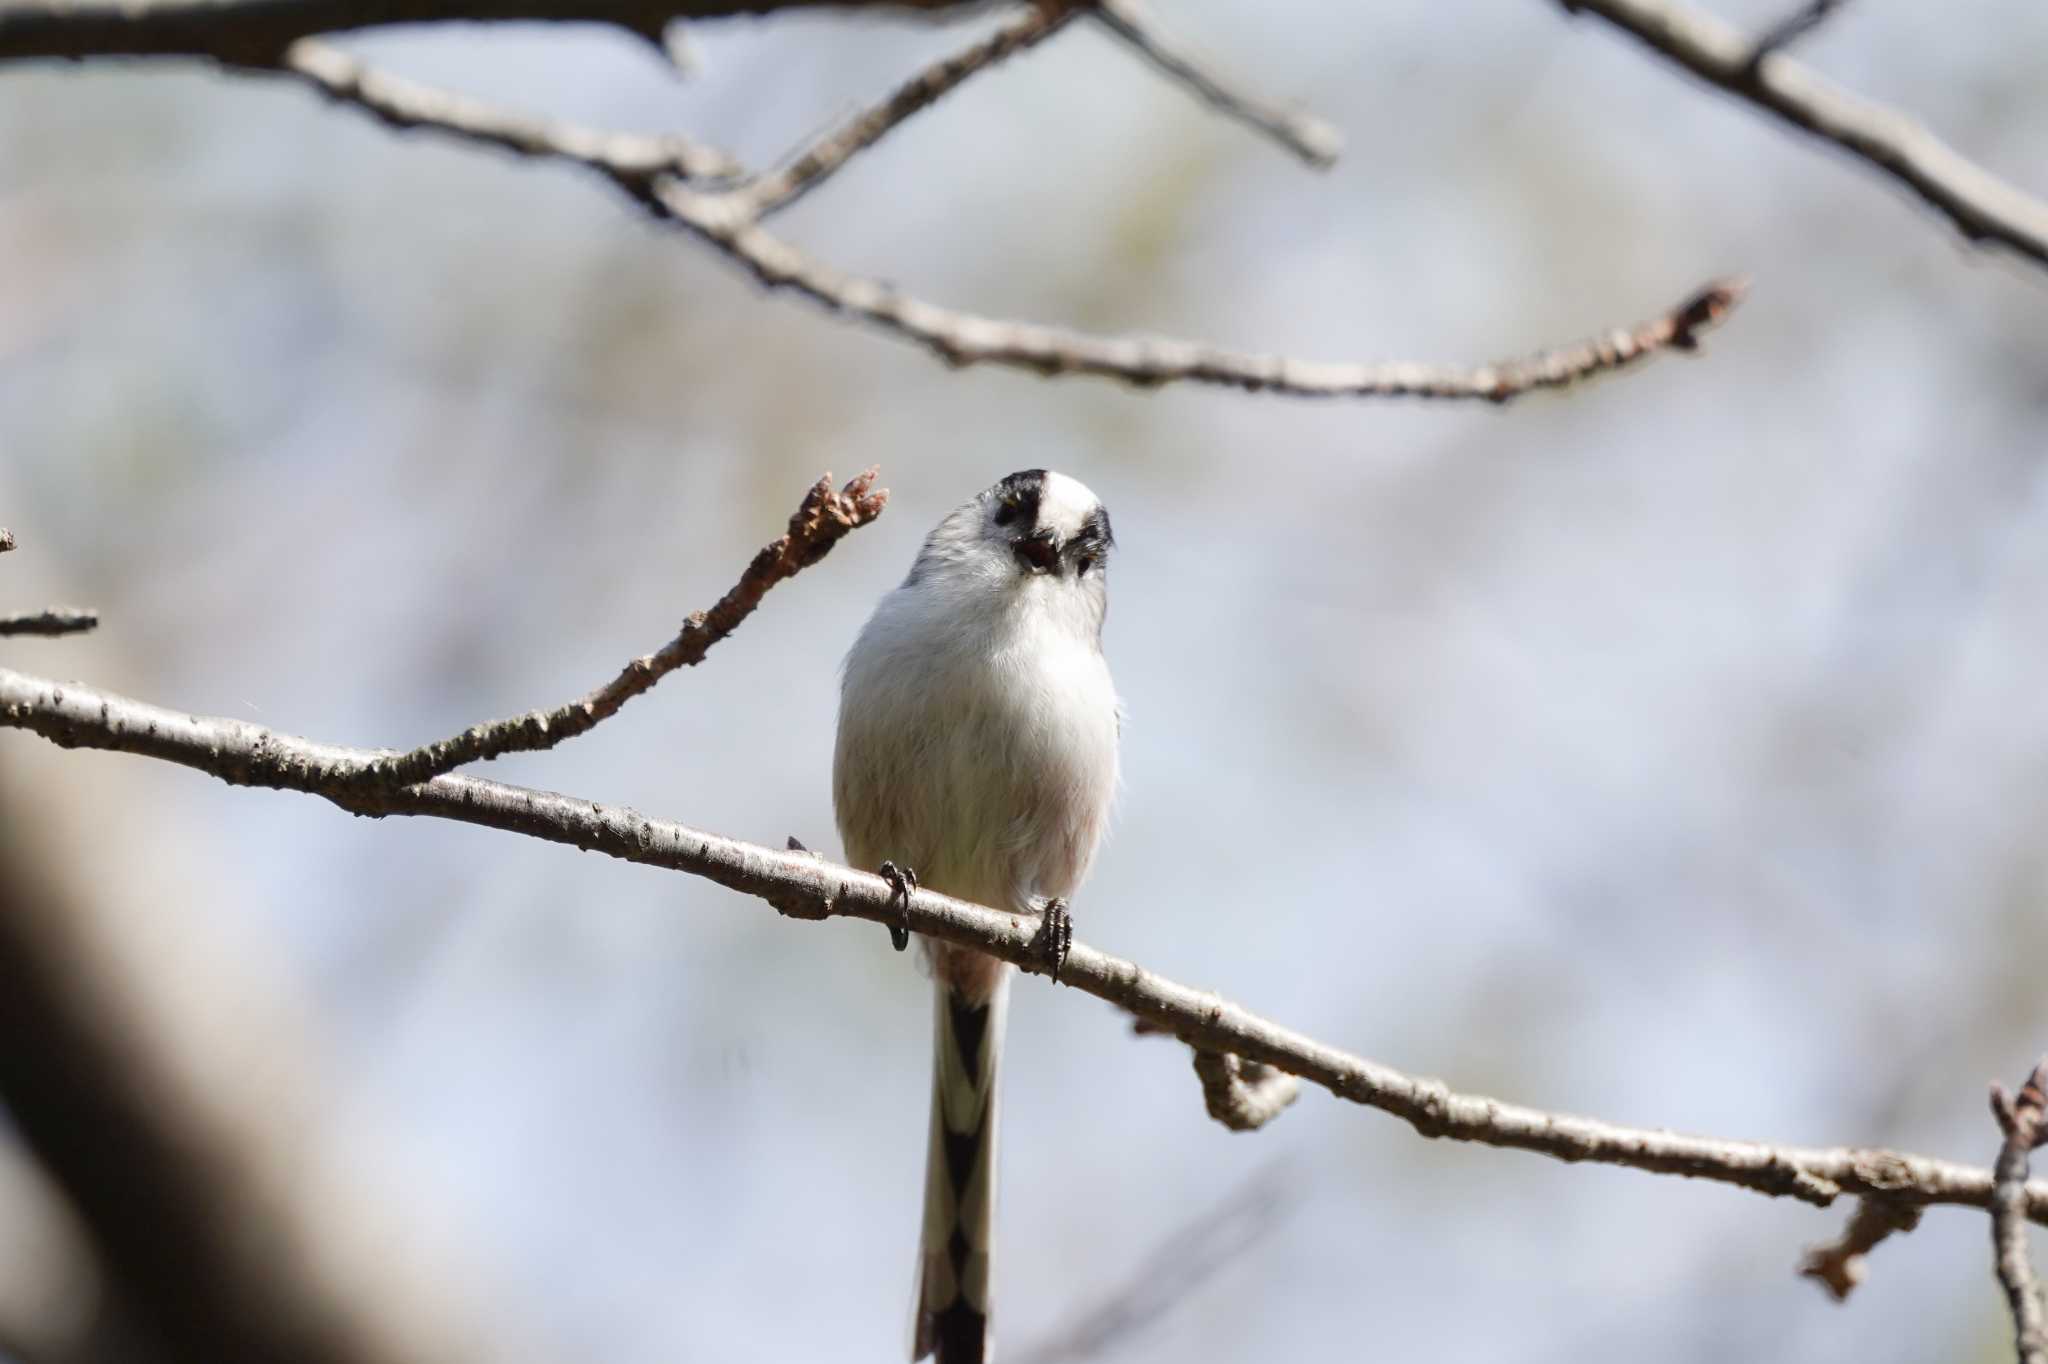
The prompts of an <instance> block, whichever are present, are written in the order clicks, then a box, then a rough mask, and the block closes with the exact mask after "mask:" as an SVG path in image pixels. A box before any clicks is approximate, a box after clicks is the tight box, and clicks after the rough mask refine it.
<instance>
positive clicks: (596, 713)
mask: <svg viewBox="0 0 2048 1364" xmlns="http://www.w3.org/2000/svg"><path fill="white" fill-rule="evenodd" d="M879 472H880V470H877V469H869V470H867V471H866V472H865V473H862V474H860V475H859V476H857V477H856V478H854V479H853V480H852V481H851V482H849V483H848V484H847V485H846V486H845V487H844V488H842V489H840V490H838V491H836V492H835V491H834V490H833V488H832V476H831V475H830V474H827V475H825V476H824V477H823V478H820V479H819V480H818V481H817V483H815V484H814V485H812V487H811V490H810V491H809V492H807V493H805V494H804V500H803V502H802V504H801V505H799V506H798V507H797V509H796V511H794V512H793V513H791V514H790V518H789V530H788V531H787V532H785V533H784V534H782V535H781V536H778V537H777V538H776V539H774V540H772V541H770V542H769V543H768V544H767V545H765V546H763V547H762V549H761V551H760V552H759V553H758V554H756V555H755V556H754V560H753V562H752V563H750V564H748V565H747V571H746V572H745V573H744V574H742V575H741V576H740V580H739V582H738V583H736V584H734V586H733V588H732V590H731V591H729V592H727V593H726V594H725V595H724V596H723V597H721V598H719V599H718V604H717V605H715V606H713V607H712V608H711V609H710V610H709V611H697V612H693V613H691V615H690V617H689V618H688V619H687V620H685V621H684V622H683V628H682V629H681V631H679V632H678V633H677V635H676V637H675V638H674V639H672V640H670V641H669V642H668V643H666V644H664V645H662V646H661V648H659V649H658V650H656V651H655V652H653V653H651V654H645V655H643V656H641V657H639V658H636V659H634V660H633V661H632V662H631V663H628V664H627V665H626V666H625V668H624V669H623V670H622V671H621V672H620V673H619V675H618V676H617V677H615V678H613V679H612V680H611V681H609V682H607V683H605V684H604V685H603V686H601V687H599V688H598V689H597V690H596V691H593V692H591V693H590V694H589V695H587V696H584V697H582V698H581V699H579V700H575V701H571V702H569V703H568V704H566V705H561V706H556V707H555V708H554V709H552V710H535V711H528V712H527V713H526V714H524V715H515V716H513V717H512V718H510V719H507V720H493V721H491V722H489V723H487V724H481V725H472V726H470V727H469V728H468V729H466V730H464V731H462V733H460V734H456V735H452V736H450V737H449V738H446V739H441V740H438V741H436V742H434V743H430V744H423V745H421V746H420V747H418V748H415V749H412V750H410V751H409V752H406V753H400V754H396V755H394V756H391V757H387V758H379V759H378V760H376V761H375V762H372V763H369V764H366V765H365V766H364V767H363V768H362V769H361V771H360V772H359V773H357V774H356V776H355V777H354V780H356V781H357V782H359V783H361V784H363V785H369V786H411V785H414V784H415V783H418V782H423V781H428V780H431V779H432V778H434V777H438V776H440V775H441V774H442V773H444V772H450V771H453V770H454V769H455V768H457V767H460V766H462V765H463V764H464V763H470V762H477V761H481V760H483V759H488V758H497V757H502V756H503V755H505V754H507V753H529V752H533V751H535V750H538V749H544V748H553V747H554V746H555V745H556V744H559V743H561V742H563V741H564V740H567V739H573V738H575V737H576V736H577V735H579V734H584V733H587V732H589V731H590V730H592V729H594V728H596V727H597V726H598V725H599V724H600V723H602V722H603V721H605V720H607V719H609V718H610V717H611V716H613V715H615V714H617V713H618V710H619V708H620V707H621V706H623V705H625V704H626V702H628V701H630V700H632V699H633V698H634V697H636V696H638V695H640V694H641V693H642V692H644V691H646V690H648V689H649V688H651V687H652V686H654V684H655V683H657V682H659V681H661V679H662V678H664V677H666V676H668V675H669V674H670V673H672V672H674V671H675V670H676V669H678V668H687V667H692V666H694V665H695V664H697V663H700V662H702V661H703V659H704V655H705V654H706V653H708V652H710V650H711V646H712V645H714V644H716V643H718V641H720V640H722V639H724V638H725V637H726V636H727V635H730V634H731V633H732V632H733V631H734V630H737V629H738V628H739V626H740V622H741V621H744V620H745V619H746V618H747V617H748V616H750V615H752V614H753V611H754V608H755V607H757V606H759V605H760V604H761V598H763V597H765V596H766V595H767V594H768V590H769V589H770V588H772V587H774V586H775V585H776V584H777V583H779V582H783V581H785V580H786V579H789V578H793V577H795V576H796V575H797V574H798V573H801V572H802V571H803V570H804V569H806V568H809V567H810V566H811V565H812V564H815V563H817V562H818V561H819V560H820V559H823V558H824V557H825V556H826V555H827V554H829V553H830V552H831V550H832V546H834V545H836V544H838V543H839V541H840V540H841V539H842V538H843V537H845V536H846V535H847V534H848V533H850V532H852V531H854V530H857V529H859V528H860V527H862V526H865V525H867V524H869V523H870V522H872V521H873V520H874V519H875V518H876V517H878V516H880V515H881V514H882V508H883V507H885V506H886V505H888V501H889V492H888V490H887V489H886V488H879V489H878V488H876V487H875V486H874V483H875V478H876V476H877V474H879Z"/></svg>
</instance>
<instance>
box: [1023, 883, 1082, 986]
mask: <svg viewBox="0 0 2048 1364" xmlns="http://www.w3.org/2000/svg"><path fill="white" fill-rule="evenodd" d="M1073 945H1074V916H1073V915H1072V914H1069V913H1068V912H1067V902H1066V901H1065V900H1061V899H1058V898H1057V897H1055V898H1054V899H1051V900H1047V901H1046V902H1045V909H1044V910H1043V911H1041V913H1040V917H1039V920H1038V932H1037V933H1035V934H1033V935H1032V938H1031V950H1032V952H1033V953H1035V954H1036V955H1037V957H1038V960H1039V961H1040V963H1041V964H1043V965H1044V967H1045V973H1046V974H1047V975H1048V976H1051V977H1052V980H1053V983H1054V984H1055V985H1057V984H1058V983H1059V979H1060V968H1061V967H1062V966H1065V965H1066V964H1067V952H1068V951H1069V950H1070V949H1071V948H1072V947H1073Z"/></svg>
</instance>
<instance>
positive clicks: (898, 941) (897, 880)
mask: <svg viewBox="0 0 2048 1364" xmlns="http://www.w3.org/2000/svg"><path fill="white" fill-rule="evenodd" d="M875 875H877V876H879V877H881V878H882V879H883V880H884V881H887V882H888V883H889V889H890V890H892V891H894V892H895V895H894V897H893V898H894V900H895V903H896V906H897V909H898V911H899V913H900V915H901V918H900V919H899V920H898V921H897V922H896V923H893V924H890V925H889V945H890V946H891V947H893V948H895V949H896V950H897V951H898V952H901V951H902V950H903V949H904V948H906V947H908V946H910V892H912V891H914V890H916V889H917V873H916V872H914V871H912V870H911V869H910V868H908V867H899V866H897V865H896V864H895V863H894V862H884V863H883V864H882V865H881V866H879V867H877V868H875Z"/></svg>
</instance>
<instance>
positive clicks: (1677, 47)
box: [1563, 0, 2048, 265]
mask: <svg viewBox="0 0 2048 1364" xmlns="http://www.w3.org/2000/svg"><path fill="white" fill-rule="evenodd" d="M1563 4H1564V7H1565V8H1566V9H1568V10H1571V11H1574V12H1580V13H1586V14H1592V15H1595V16H1597V17H1599V18H1601V19H1604V20H1606V21H1607V22H1608V23H1610V24H1612V25H1614V26H1615V27H1616V28H1618V29H1620V30H1622V31H1623V32H1625V33H1628V34H1631V35H1633V36H1634V37H1635V38H1637V39H1639V40H1640V41H1641V42H1642V43H1643V44H1644V45H1646V46H1647V47H1649V48H1650V49H1651V50H1652V51H1655V52H1657V53H1659V54H1661V55H1663V56H1665V57H1668V58H1669V59H1670V60H1672V61H1674V62H1676V63H1678V64H1679V65H1680V66H1682V67H1684V68H1685V69H1686V70H1688V71H1690V72H1692V73H1693V74H1694V75H1695V76H1698V77H1699V78H1700V79H1701V80H1703V81H1706V82H1707V83H1708V84H1710V85H1713V86H1716V87H1718V88H1719V89H1722V90H1725V91H1727V92H1728V93H1729V94H1731V95H1733V96H1735V97H1736V98H1737V99H1741V100H1745V101H1747V102H1748V103H1750V104H1754V105H1756V106H1757V107H1758V108H1760V109H1763V110H1766V111H1767V112H1769V113H1771V114H1774V115H1776V116H1777V117H1778V118H1779V119H1780V120H1782V121H1783V122H1785V123H1787V124H1790V125H1791V126H1792V127H1794V128H1797V129H1799V130H1800V131H1801V132H1803V133H1807V134H1810V135H1811V136H1813V137H1817V138H1819V139H1820V140H1821V141H1823V142H1831V143H1833V144H1834V145H1835V146H1837V147H1840V148H1842V149H1843V150H1844V151H1847V152H1849V153H1850V154H1851V155H1853V156H1857V157H1860V158H1861V159H1863V160H1864V161H1867V162H1869V163H1870V164H1871V165H1873V166H1875V167H1877V168H1878V169H1879V170H1881V171H1883V172H1884V173H1885V174H1887V175H1889V176H1891V177H1892V178H1893V179H1894V180H1897V181H1899V182H1900V183H1901V184H1903V185H1905V186H1906V187H1907V188H1908V189H1910V190H1912V191H1913V192H1914V193H1915V194H1917V195H1919V196H1920V197H1921V198H1922V199H1924V200H1925V201H1927V202H1928V203H1929V204H1931V205H1933V206H1934V207H1935V208H1937V209H1939V210H1940V211H1941V212H1942V213H1944V214H1946V215H1947V216H1948V218H1949V221H1950V222H1952V223H1954V224H1955V227H1956V230H1957V231H1959V232H1961V233H1962V234H1963V235H1964V236H1965V237H1968V238H1969V239H1970V240H1972V241H1993V242H1998V243H2001V244H2002V245H2005V246H2009V247H2011V248H2012V249H2013V250H2015V251H2017V252H2019V253H2020V254H2021V255H2023V256H2026V257H2028V258H2030V259H2031V260H2033V261H2035V262H2036V263H2037V264H2042V265H2048V203H2043V202H2042V201H2041V200H2039V199H2037V198H2035V197H2033V196H2032V195H2029V194H2027V193H2025V192H2023V191H2022V190H2020V189H2018V188H2016V187H2015V186H2013V185H2010V184H2007V183H2006V182H2005V181H2003V180H2001V179H1999V178H1998V177H1997V176H1995V175H1993V174H1992V173H1991V172H1989V171H1987V170H1985V169H1984V168H1983V167H1982V166H1979V165H1977V164H1976V163H1975V162H1973V161H1970V160H1968V159H1967V158H1965V157H1963V156H1960V155H1958V154H1957V153H1956V152H1955V151H1954V150H1953V149H1951V148H1950V147H1949V146H1947V145H1946V144H1945V143H1943V142H1942V140H1941V139H1940V138H1938V137H1936V136H1935V135H1934V134H1933V133H1931V132H1929V131H1928V130H1927V129H1926V128H1925V127H1923V126H1922V125H1921V124H1919V123H1918V122H1916V121H1914V120H1913V119H1911V118H1908V117H1907V116H1906V115H1904V114H1902V113H1900V112H1898V111H1897V110H1895V109H1892V108H1889V107H1887V106H1885V105H1882V104H1878V103H1876V102H1874V101H1872V100H1867V99H1864V98H1863V97H1862V96H1860V95H1855V94H1851V93H1850V92H1849V91H1847V90H1844V89H1842V88H1841V87H1840V86H1838V85H1835V84H1834V83H1833V82H1832V81H1829V80H1828V79H1827V78H1826V77H1824V76H1822V75H1820V74H1819V73H1818V72H1816V71H1814V70H1813V69H1812V68H1811V67H1808V66H1806V65H1804V64H1802V63H1800V62H1798V61H1796V60H1794V59H1793V58H1791V57H1788V56H1786V55H1785V54H1784V53H1782V52H1776V51H1772V50H1770V48H1769V47H1768V46H1763V45H1760V44H1758V43H1753V42H1751V41H1750V40H1749V39H1747V38H1745V37H1744V36H1743V35H1742V34H1741V33H1740V32H1739V31H1737V30H1736V29H1734V28H1732V27H1730V26H1729V25H1727V24H1725V23H1723V22H1722V21H1721V20H1719V19H1716V18H1714V17H1713V16H1712V15H1709V14H1704V13H1701V12H1699V11H1697V10H1693V9H1688V8H1686V7H1685V6H1684V5H1680V4H1674V3H1669V0H1563ZM1769 36H1770V35H1766V40H1767V41H1768V39H1769ZM1760 51H1761V55H1759V53H1760Z"/></svg>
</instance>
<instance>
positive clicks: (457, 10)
mask: <svg viewBox="0 0 2048 1364" xmlns="http://www.w3.org/2000/svg"><path fill="white" fill-rule="evenodd" d="M974 7H975V0H0V61H14V60H19V59H22V58H35V57H109V56H126V57H212V58H214V59H216V60H218V61H221V62H225V63H229V64H231V65H237V66H267V65H270V64H272V63H274V62H276V60H277V59H278V56H279V55H280V54H281V53H283V51H284V50H285V49H286V48H287V47H289V46H291V44H292V43H293V42H295V41H297V40H298V39H300V38H310V37H312V36H314V35H315V34H319V33H340V32H345V31H347V30H350V29H360V28H375V27H379V26H382V25H387V24H427V23H447V22H450V21H463V22H502V21H529V20H552V21H557V22H563V23H596V24H610V25H613V26H615V27H618V28H623V29H626V30H627V31H629V32H632V33H635V34H638V35H640V36H642V37H646V38H650V39H654V40H656V41H659V38H660V35H661V32H662V30H663V29H664V28H665V27H666V26H667V24H668V22H669V21H670V20H671V19H718V18H724V17H727V16H731V15H743V14H767V13H770V12H772V11H777V10H794V9H820V8H832V9H845V10H851V9H861V10H873V11H892V10H893V11H899V12H908V11H921V12H923V13H925V14H928V15H940V14H946V13H950V12H953V11H962V12H966V11H971V10H972V9H973V8H974Z"/></svg>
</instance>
